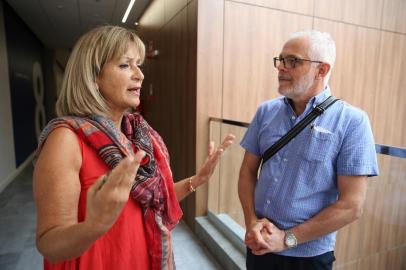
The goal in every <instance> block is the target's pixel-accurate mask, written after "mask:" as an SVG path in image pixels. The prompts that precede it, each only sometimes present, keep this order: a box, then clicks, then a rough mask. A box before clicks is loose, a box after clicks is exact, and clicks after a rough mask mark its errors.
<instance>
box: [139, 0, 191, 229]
mask: <svg viewBox="0 0 406 270" xmlns="http://www.w3.org/2000/svg"><path fill="white" fill-rule="evenodd" d="M180 3H181V4H183V7H182V6H181V5H180ZM172 5H173V6H172ZM186 5H187V6H186ZM165 14H166V15H165ZM165 16H166V17H167V18H168V17H170V16H172V17H171V19H170V20H167V22H166V23H165V20H164V18H165ZM140 24H141V25H140V26H141V30H142V31H141V36H142V38H143V39H144V41H145V43H146V45H147V46H148V44H149V42H150V41H151V42H152V43H153V47H154V49H157V50H158V51H159V55H158V56H157V57H153V58H149V59H147V60H146V65H145V76H146V78H145V81H144V87H143V97H142V98H143V99H142V101H143V102H144V103H143V105H144V111H143V114H144V116H145V118H146V119H147V120H148V121H149V122H150V123H151V125H152V127H154V128H155V129H156V130H157V131H158V132H159V133H160V135H161V136H162V138H163V139H164V141H165V143H166V145H167V147H168V150H169V153H170V156H171V168H172V172H173V176H174V180H175V181H177V180H180V179H184V178H186V177H188V176H191V175H193V174H195V171H196V152H195V151H196V148H195V145H196V134H195V132H196V50H197V49H196V44H197V3H196V1H191V2H187V1H183V2H182V1H168V0H166V1H164V0H157V1H153V2H152V3H151V5H150V6H149V7H148V9H147V11H146V13H145V14H144V15H143V18H142V19H141V20H140ZM145 94H146V95H145ZM182 209H183V210H184V217H185V219H186V221H187V223H188V224H189V225H190V226H191V227H193V225H194V217H195V209H196V204H195V196H194V195H192V196H189V197H188V198H187V199H185V200H184V201H183V202H182Z"/></svg>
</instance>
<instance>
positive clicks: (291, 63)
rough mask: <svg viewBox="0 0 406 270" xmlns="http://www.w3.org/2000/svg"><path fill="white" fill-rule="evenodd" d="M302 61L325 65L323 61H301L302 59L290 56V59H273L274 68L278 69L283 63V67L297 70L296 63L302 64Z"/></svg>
mask: <svg viewBox="0 0 406 270" xmlns="http://www.w3.org/2000/svg"><path fill="white" fill-rule="evenodd" d="M302 61H306V62H312V63H323V62H321V61H313V60H309V59H301V58H297V57H294V56H288V57H274V58H273V65H274V67H276V68H278V66H279V65H280V64H281V62H282V63H283V66H284V67H285V68H289V69H291V68H295V67H296V63H298V62H299V63H300V62H302Z"/></svg>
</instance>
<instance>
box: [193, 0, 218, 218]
mask: <svg viewBox="0 0 406 270" xmlns="http://www.w3.org/2000/svg"><path fill="white" fill-rule="evenodd" d="M197 4H198V9H197V10H198V16H197V17H198V23H197V28H198V30H197V74H198V75H197V89H196V168H199V167H200V166H201V164H203V162H204V160H205V158H206V156H207V145H208V143H209V117H210V116H214V117H221V106H222V105H221V104H222V94H221V93H222V83H223V77H222V70H223V61H222V59H223V11H224V1H223V0H204V1H197ZM207 198H208V187H207V185H205V186H203V187H200V188H199V189H198V190H197V192H196V201H197V204H196V215H197V216H201V215H205V214H206V210H207Z"/></svg>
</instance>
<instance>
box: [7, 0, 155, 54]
mask: <svg viewBox="0 0 406 270" xmlns="http://www.w3.org/2000/svg"><path fill="white" fill-rule="evenodd" d="M6 2H7V3H8V4H9V5H10V6H11V7H12V8H13V9H14V11H15V12H16V13H17V14H18V15H19V16H20V17H21V19H22V20H23V21H24V22H25V23H26V24H27V25H28V27H29V28H30V29H31V30H32V32H33V33H34V34H35V35H36V36H37V37H38V38H39V39H40V40H41V41H42V43H43V44H44V45H45V46H46V47H48V48H51V49H62V48H64V49H66V48H71V47H72V46H73V44H74V42H75V41H76V40H77V38H78V37H79V36H80V35H82V34H83V33H84V32H86V31H88V30H89V29H91V28H94V27H95V26H98V25H105V24H112V25H121V26H126V27H128V28H135V25H134V23H135V22H136V21H137V20H138V19H139V18H140V16H141V15H142V13H143V12H144V10H145V8H146V7H147V5H148V4H149V2H151V1H150V0H136V1H135V4H134V6H133V8H132V9H131V12H130V14H129V15H128V19H127V22H126V23H125V24H123V23H121V19H122V18H123V15H124V13H125V11H126V9H127V7H128V4H129V3H130V0H6Z"/></svg>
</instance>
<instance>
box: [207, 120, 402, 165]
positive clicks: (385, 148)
mask: <svg viewBox="0 0 406 270" xmlns="http://www.w3.org/2000/svg"><path fill="white" fill-rule="evenodd" d="M209 121H214V122H219V123H223V124H228V125H233V126H239V127H246V128H247V127H248V126H249V125H250V124H249V123H246V122H241V121H235V120H229V119H222V118H217V117H210V118H209ZM375 151H376V153H377V154H382V155H388V156H392V157H399V158H404V159H406V148H402V147H396V146H390V145H384V144H375Z"/></svg>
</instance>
